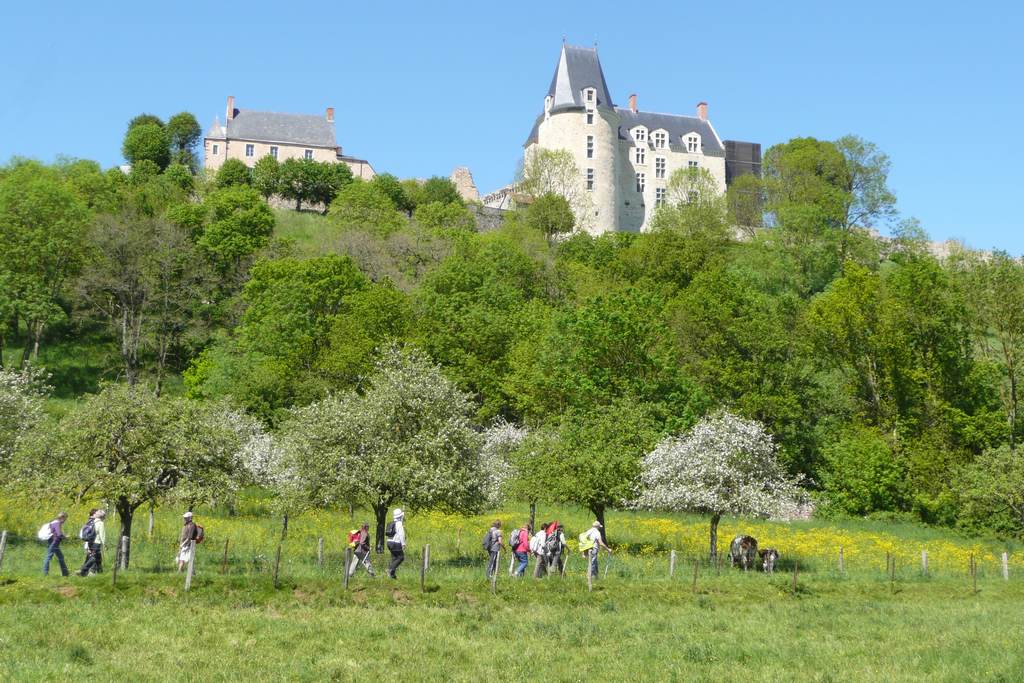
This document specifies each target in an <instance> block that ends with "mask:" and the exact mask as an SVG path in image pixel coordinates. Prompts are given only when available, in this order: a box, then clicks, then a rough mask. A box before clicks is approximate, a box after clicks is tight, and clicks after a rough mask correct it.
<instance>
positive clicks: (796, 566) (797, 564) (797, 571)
mask: <svg viewBox="0 0 1024 683" xmlns="http://www.w3.org/2000/svg"><path fill="white" fill-rule="evenodd" d="M798 576H800V562H798V561H794V562H793V595H796V580H797V577H798Z"/></svg>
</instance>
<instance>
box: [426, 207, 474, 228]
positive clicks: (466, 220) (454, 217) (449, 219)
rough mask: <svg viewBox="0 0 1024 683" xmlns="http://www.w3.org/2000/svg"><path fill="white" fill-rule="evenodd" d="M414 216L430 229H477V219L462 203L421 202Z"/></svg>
mask: <svg viewBox="0 0 1024 683" xmlns="http://www.w3.org/2000/svg"><path fill="white" fill-rule="evenodd" d="M413 218H414V219H415V220H416V222H417V223H419V224H420V225H421V226H422V227H424V228H426V229H428V230H463V231H473V230H475V229H476V219H475V218H473V214H472V213H470V212H469V209H467V208H466V207H464V206H462V205H461V204H442V203H441V202H430V203H429V204H420V205H419V206H417V207H416V211H415V212H414V213H413Z"/></svg>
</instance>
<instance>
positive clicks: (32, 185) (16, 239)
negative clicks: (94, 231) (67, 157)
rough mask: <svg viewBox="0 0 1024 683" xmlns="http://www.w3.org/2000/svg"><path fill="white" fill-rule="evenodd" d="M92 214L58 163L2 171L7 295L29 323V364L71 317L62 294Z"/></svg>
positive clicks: (1, 274) (1, 252) (0, 253)
mask: <svg viewBox="0 0 1024 683" xmlns="http://www.w3.org/2000/svg"><path fill="white" fill-rule="evenodd" d="M90 218H91V216H90V213H89V209H88V208H87V207H86V205H85V203H84V202H83V201H82V200H81V199H80V198H79V196H78V194H77V193H76V192H75V190H74V189H73V188H72V187H69V186H68V185H67V184H66V183H65V182H64V181H63V179H62V178H61V176H60V174H59V173H58V172H57V171H56V170H54V169H52V168H49V167H46V166H43V165H42V164H39V163H36V162H16V163H15V164H14V165H13V166H10V167H8V168H7V169H5V172H4V173H3V175H2V177H0V245H2V248H0V278H2V279H4V280H5V281H6V288H5V294H4V296H3V297H2V298H3V299H6V301H7V304H6V306H8V307H12V308H13V314H14V315H15V316H16V317H17V319H18V320H20V321H21V322H22V323H23V324H24V325H25V328H26V344H25V348H24V352H23V353H22V361H21V362H22V365H23V366H24V365H25V364H27V363H28V361H29V360H30V359H31V358H35V357H36V356H37V355H38V352H39V346H40V343H41V342H42V338H43V333H44V331H45V330H46V329H47V327H48V326H49V325H51V324H53V323H55V322H58V321H61V320H64V319H66V317H67V314H66V313H65V310H64V309H63V308H62V307H61V305H60V303H61V298H62V295H63V294H64V292H65V289H66V286H67V285H68V284H69V282H70V281H71V280H73V278H74V277H75V275H77V273H78V271H79V269H80V268H81V264H82V260H83V258H84V256H85V247H86V244H85V235H86V230H87V228H88V225H89V220H90Z"/></svg>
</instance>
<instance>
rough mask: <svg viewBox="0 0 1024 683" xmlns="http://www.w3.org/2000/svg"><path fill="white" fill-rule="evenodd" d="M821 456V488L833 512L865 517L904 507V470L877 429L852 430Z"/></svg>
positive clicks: (829, 445)
mask: <svg viewBox="0 0 1024 683" xmlns="http://www.w3.org/2000/svg"><path fill="white" fill-rule="evenodd" d="M823 455H824V461H825V467H824V468H823V470H822V473H821V480H822V485H823V487H824V490H825V493H826V495H827V496H828V500H829V503H830V505H831V506H833V507H834V508H835V509H837V510H840V511H842V512H845V513H848V514H851V515H865V514H868V513H871V512H877V511H888V510H900V509H902V508H903V506H904V501H905V487H906V468H905V467H904V465H903V463H901V462H900V460H899V458H898V457H897V456H896V454H894V453H893V451H892V447H891V446H890V444H889V442H888V441H887V440H886V438H885V437H884V436H883V435H882V434H880V433H879V432H878V431H877V430H875V429H870V428H866V427H851V428H850V429H848V430H847V431H846V433H844V434H843V435H842V436H840V438H838V439H837V440H835V441H833V442H832V443H830V444H827V445H826V446H825V448H824V449H823Z"/></svg>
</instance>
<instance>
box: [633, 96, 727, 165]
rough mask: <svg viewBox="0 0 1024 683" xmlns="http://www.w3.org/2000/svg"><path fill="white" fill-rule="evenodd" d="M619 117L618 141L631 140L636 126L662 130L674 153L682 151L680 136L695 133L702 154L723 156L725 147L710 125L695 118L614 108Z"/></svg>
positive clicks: (649, 129) (650, 129)
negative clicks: (666, 134)
mask: <svg viewBox="0 0 1024 683" xmlns="http://www.w3.org/2000/svg"><path fill="white" fill-rule="evenodd" d="M615 113H616V114H618V115H619V121H620V122H621V123H620V124H619V139H620V140H633V136H632V135H631V134H630V130H632V129H633V128H634V127H636V126H646V127H647V130H648V131H655V130H658V129H664V130H666V131H668V139H669V146H670V147H671V148H672V149H673V150H675V151H682V148H683V147H682V142H681V138H682V136H684V135H686V134H687V133H696V134H697V135H699V136H700V141H701V146H702V147H703V152H704V154H706V155H707V156H711V157H722V156H725V147H723V146H722V141H721V140H719V139H718V134H717V133H715V129H714V128H712V127H711V124H710V123H708V122H707V121H705V120H703V119H701V118H699V117H697V116H679V115H677V114H655V113H653V112H646V111H637V112H634V111H632V110H631V109H622V108H620V107H616V108H615ZM649 143H650V140H648V144H649Z"/></svg>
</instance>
